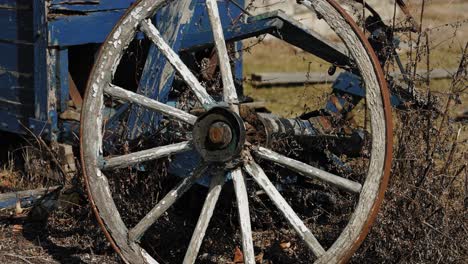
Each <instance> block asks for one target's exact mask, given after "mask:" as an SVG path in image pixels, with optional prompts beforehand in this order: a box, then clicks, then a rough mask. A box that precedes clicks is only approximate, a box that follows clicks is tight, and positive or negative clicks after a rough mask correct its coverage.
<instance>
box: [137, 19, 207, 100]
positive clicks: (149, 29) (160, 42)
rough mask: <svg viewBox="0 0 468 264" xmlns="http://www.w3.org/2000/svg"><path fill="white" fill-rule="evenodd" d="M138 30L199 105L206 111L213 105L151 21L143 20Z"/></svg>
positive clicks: (203, 88)
mask: <svg viewBox="0 0 468 264" xmlns="http://www.w3.org/2000/svg"><path fill="white" fill-rule="evenodd" d="M140 28H141V30H142V31H143V32H144V33H145V34H146V35H147V36H148V38H149V39H150V40H151V41H153V43H154V44H155V45H156V46H158V47H159V50H160V51H161V52H162V53H163V54H164V56H166V58H167V59H168V61H169V62H170V63H171V64H172V66H174V68H176V70H177V72H178V73H179V74H180V75H181V76H182V78H183V79H184V81H185V82H186V83H187V84H188V86H189V87H190V88H191V89H192V91H193V92H194V93H195V96H196V97H197V98H198V100H199V101H200V103H201V104H202V105H203V106H204V107H206V108H207V109H208V108H209V106H210V105H213V104H214V103H215V101H214V100H213V98H211V96H210V95H209V94H208V93H207V92H206V89H205V87H203V86H202V85H201V84H200V82H199V81H198V79H197V78H196V77H195V75H194V74H193V73H192V72H191V71H190V69H189V68H188V67H187V65H185V64H184V63H183V62H182V60H181V59H180V57H179V55H177V53H176V52H175V51H174V50H173V49H172V48H171V47H170V46H169V45H168V44H167V43H166V41H164V39H163V38H162V36H161V34H160V33H159V31H158V30H157V29H156V27H155V26H154V25H153V23H152V22H151V20H144V21H143V22H142V23H141V25H140Z"/></svg>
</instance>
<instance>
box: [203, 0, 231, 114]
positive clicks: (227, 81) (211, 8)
mask: <svg viewBox="0 0 468 264" xmlns="http://www.w3.org/2000/svg"><path fill="white" fill-rule="evenodd" d="M206 8H207V10H208V17H209V19H210V24H211V28H212V30H213V37H214V41H215V47H216V51H217V52H218V58H219V68H220V70H221V77H222V81H223V93H224V94H223V98H224V101H225V102H226V103H228V104H229V105H230V106H231V108H232V110H234V111H236V112H239V110H238V107H237V106H234V105H236V104H238V103H239V100H238V99H237V92H236V87H235V85H234V79H233V76H232V70H231V63H230V61H229V55H228V52H227V48H226V41H225V40H224V33H223V26H222V25H221V18H220V17H219V9H218V3H217V2H216V0H206Z"/></svg>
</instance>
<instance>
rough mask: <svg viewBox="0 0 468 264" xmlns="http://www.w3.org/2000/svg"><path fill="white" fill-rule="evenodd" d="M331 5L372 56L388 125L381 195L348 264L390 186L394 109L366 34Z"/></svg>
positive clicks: (350, 252) (342, 259) (347, 256)
mask: <svg viewBox="0 0 468 264" xmlns="http://www.w3.org/2000/svg"><path fill="white" fill-rule="evenodd" d="M326 1H327V2H328V3H329V4H330V5H332V6H333V8H335V10H336V11H338V13H340V15H341V16H343V18H344V19H345V20H346V22H347V23H348V24H349V25H350V26H351V28H352V30H353V31H354V33H355V34H356V35H357V36H358V37H359V39H360V40H361V43H362V44H363V45H364V48H365V49H366V51H367V53H368V54H369V55H370V59H371V61H372V64H373V66H374V70H375V73H376V74H377V79H378V82H379V84H380V91H381V93H382V102H383V108H384V115H385V125H386V137H387V141H386V153H385V161H384V172H383V173H384V175H383V178H382V180H381V182H380V188H379V193H378V196H377V199H376V200H375V201H374V204H373V205H372V209H371V214H370V215H369V217H368V218H367V221H366V223H365V224H364V227H363V230H362V232H361V234H360V236H359V237H358V238H357V239H356V240H355V241H354V243H353V244H352V247H351V248H350V249H349V250H346V252H347V253H346V254H344V255H343V256H339V262H340V263H347V262H348V261H349V259H350V258H351V257H352V255H353V254H354V253H355V252H356V250H357V249H358V248H359V246H360V245H361V244H362V242H363V241H364V239H365V238H366V236H367V234H368V233H369V231H370V228H371V226H372V224H373V223H374V221H375V219H376V217H377V214H378V212H379V209H380V205H381V204H382V201H383V199H384V197H385V191H386V189H387V186H388V181H389V178H390V170H391V166H392V153H393V122H392V109H391V106H390V94H389V91H388V86H387V82H386V80H385V76H384V73H383V70H382V67H381V66H380V62H379V60H378V59H377V55H376V54H375V52H374V49H373V48H372V47H371V45H370V43H369V41H367V38H366V37H365V36H364V33H363V32H362V31H361V29H360V28H359V26H358V25H357V24H356V22H354V20H353V19H352V18H351V16H350V15H349V14H348V13H347V12H346V11H345V10H344V9H343V8H342V7H341V6H340V5H339V4H338V3H337V2H335V0H326Z"/></svg>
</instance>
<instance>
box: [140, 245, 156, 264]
mask: <svg viewBox="0 0 468 264" xmlns="http://www.w3.org/2000/svg"><path fill="white" fill-rule="evenodd" d="M141 255H143V258H145V260H146V261H147V262H148V264H159V262H157V261H156V260H155V259H154V258H152V257H151V256H150V255H149V254H148V252H146V250H144V249H142V248H141Z"/></svg>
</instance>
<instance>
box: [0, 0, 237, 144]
mask: <svg viewBox="0 0 468 264" xmlns="http://www.w3.org/2000/svg"><path fill="white" fill-rule="evenodd" d="M133 2H134V1H133V0H118V1H115V0H86V1H82V0H78V1H77V0H50V1H49V0H33V1H29V0H0V26H1V27H2V30H1V32H0V52H1V56H0V130H3V131H8V132H13V133H20V134H24V133H30V132H32V133H34V134H36V135H41V136H43V137H45V138H48V139H50V140H54V141H56V140H60V141H68V140H71V139H72V137H73V133H77V132H78V128H79V122H78V121H79V118H76V114H75V115H74V116H75V118H73V117H72V118H70V115H68V114H64V113H66V112H67V111H74V110H75V109H76V108H78V110H79V106H80V104H81V94H83V92H84V91H83V90H84V87H85V86H86V80H87V77H88V75H89V71H90V69H91V66H92V64H93V61H94V59H95V55H96V53H97V51H98V49H99V46H100V44H101V43H102V42H103V41H104V40H105V38H106V37H107V35H108V34H109V32H110V31H111V30H112V28H113V27H114V25H115V24H116V23H117V21H118V20H119V19H120V18H121V17H122V15H123V14H124V13H125V12H126V10H127V9H128V8H129V7H130V6H131V5H132V4H133ZM203 3H204V2H203V1H198V0H193V1H179V2H178V3H173V4H171V5H169V6H168V7H167V8H165V9H164V10H162V11H160V12H159V13H158V14H157V15H156V16H155V18H154V19H155V20H156V21H158V23H159V24H160V25H161V28H162V30H161V32H162V33H163V34H164V35H165V37H167V38H168V39H170V43H171V45H172V47H173V48H176V49H183V48H184V47H185V48H187V47H189V46H194V45H198V46H202V45H203V44H204V43H205V42H206V41H210V40H209V39H210V37H209V36H207V34H206V32H204V31H207V30H210V29H209V28H207V27H209V23H208V18H207V16H206V15H204V14H203V13H204V12H205V11H204V7H203ZM240 3H242V1H240ZM232 7H233V6H232V4H229V2H227V1H223V2H221V3H220V10H221V14H224V15H223V16H222V21H223V23H224V24H225V25H227V24H228V23H229V21H232V19H233V18H236V17H238V16H239V13H240V10H239V9H238V8H232ZM181 8H182V9H181ZM182 10H183V11H182ZM184 13H188V14H186V15H188V17H189V19H188V20H186V21H181V20H180V18H181V17H182V15H183V14H184ZM195 17H197V19H195ZM187 32H190V33H191V34H185V33H187ZM194 34H201V35H200V36H202V37H205V39H202V38H197V41H195V42H194V43H192V41H191V40H190V39H193V38H192V37H193V35H194ZM200 41H201V42H200ZM150 53H151V54H150V56H148V62H147V63H146V64H147V67H145V70H144V72H145V73H146V74H143V75H144V76H143V78H142V79H141V83H147V84H149V83H151V86H152V87H151V89H150V90H152V91H153V90H155V89H159V87H160V85H159V84H160V83H159V82H160V81H159V78H160V77H161V76H162V74H163V73H169V76H171V77H170V78H168V79H166V80H165V83H164V84H161V87H163V86H164V85H165V86H166V87H169V86H170V83H172V80H173V79H172V78H173V72H171V71H172V70H169V72H168V69H167V67H166V69H165V67H164V66H165V64H166V61H165V60H164V59H162V57H161V56H160V54H157V53H158V52H157V51H156V50H153V51H150ZM151 65H153V66H151ZM154 65H158V67H155V66H154ZM236 69H237V70H236V74H237V75H238V77H239V78H241V74H242V70H241V63H240V62H239V63H237V64H236ZM144 89H148V87H147V85H146V87H145V88H144ZM147 92H148V91H147ZM153 94H154V95H153V96H155V97H156V96H157V94H158V92H157V91H156V92H154V91H153ZM71 106H73V108H71ZM136 121H141V120H136Z"/></svg>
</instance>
